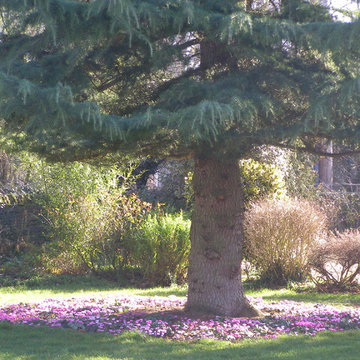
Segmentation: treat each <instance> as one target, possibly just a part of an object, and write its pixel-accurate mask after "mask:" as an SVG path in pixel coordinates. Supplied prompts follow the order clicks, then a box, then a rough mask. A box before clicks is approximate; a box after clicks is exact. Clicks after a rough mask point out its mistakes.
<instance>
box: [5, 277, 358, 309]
mask: <svg viewBox="0 0 360 360" xmlns="http://www.w3.org/2000/svg"><path fill="white" fill-rule="evenodd" d="M186 292H187V289H186V287H179V286H172V287H169V288H151V289H136V288H130V287H127V286H124V285H121V284H120V285H119V284H116V283H113V282H109V281H104V280H102V279H97V278H95V277H83V276H82V277H67V276H65V277H64V276H62V277H50V278H44V279H35V280H31V281H27V282H25V283H23V284H21V285H16V286H3V287H0V305H1V304H14V303H19V302H36V301H41V300H43V299H45V298H64V297H84V296H89V295H91V296H94V295H96V294H98V295H101V296H107V295H126V294H133V295H143V296H156V295H157V296H169V295H176V296H186ZM246 294H247V295H250V296H255V297H257V296H261V297H263V299H264V300H265V301H280V300H293V301H303V302H313V303H326V304H332V305H339V306H360V295H359V294H351V293H339V294H327V293H316V292H315V291H309V292H297V291H295V290H290V289H276V290H274V289H257V290H252V289H249V290H247V291H246Z"/></svg>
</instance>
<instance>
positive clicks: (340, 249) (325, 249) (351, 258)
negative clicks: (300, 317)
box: [310, 229, 360, 290]
mask: <svg viewBox="0 0 360 360" xmlns="http://www.w3.org/2000/svg"><path fill="white" fill-rule="evenodd" d="M310 266H311V268H312V273H311V278H312V281H313V282H314V283H315V285H316V286H317V287H318V289H321V290H322V289H328V288H335V289H339V290H343V289H345V288H346V287H348V286H351V285H353V284H354V283H355V281H356V278H357V276H358V275H359V274H360V231H359V229H355V230H354V229H352V230H346V231H344V232H342V233H332V234H330V235H329V236H328V237H327V238H326V239H325V240H322V241H320V242H319V243H318V244H316V246H315V247H314V248H313V250H312V254H311V256H310Z"/></svg>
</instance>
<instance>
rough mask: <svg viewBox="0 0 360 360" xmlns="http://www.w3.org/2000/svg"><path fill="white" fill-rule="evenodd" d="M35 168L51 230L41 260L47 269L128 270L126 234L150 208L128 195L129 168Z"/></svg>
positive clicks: (37, 194) (40, 163)
mask: <svg viewBox="0 0 360 360" xmlns="http://www.w3.org/2000/svg"><path fill="white" fill-rule="evenodd" d="M32 169H33V171H32V177H31V181H32V184H33V188H34V189H36V192H35V191H34V193H33V195H32V197H33V201H34V202H35V203H37V204H38V205H40V206H41V208H42V214H43V216H44V218H45V219H46V221H47V224H48V228H49V236H50V243H49V244H48V245H47V246H46V247H44V254H43V258H42V260H43V262H44V264H45V265H46V266H45V267H46V269H47V270H48V271H50V272H52V273H56V274H63V273H71V274H81V273H86V272H89V271H92V272H95V273H104V272H108V273H111V274H113V275H117V274H118V273H119V272H120V270H121V269H122V267H123V253H122V251H121V243H122V241H123V237H124V235H125V233H127V231H130V229H131V228H132V227H135V226H137V225H138V223H139V222H140V221H141V220H142V218H143V217H144V216H145V213H146V211H147V210H149V209H150V208H151V206H150V204H148V203H145V202H142V201H141V200H139V199H138V198H137V197H136V196H135V195H130V196H125V195H124V191H125V188H126V187H127V186H128V185H129V181H128V177H127V175H126V173H125V172H124V169H119V168H114V167H112V168H110V167H100V166H93V165H89V164H83V163H73V164H48V163H46V162H43V161H35V162H33V164H32ZM129 172H130V171H129ZM120 175H121V176H122V180H123V183H122V187H120V186H119V177H120Z"/></svg>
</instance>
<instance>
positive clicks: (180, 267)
mask: <svg viewBox="0 0 360 360" xmlns="http://www.w3.org/2000/svg"><path fill="white" fill-rule="evenodd" d="M124 247H125V249H126V250H127V252H128V260H129V265H131V266H134V267H136V268H137V269H138V270H139V271H140V273H141V274H142V276H143V279H144V281H145V282H146V283H147V284H148V285H170V284H171V283H177V284H182V283H184V281H185V280H186V276H187V268H188V255H189V251H190V220H188V219H186V218H185V217H184V215H183V214H182V213H179V214H161V212H153V213H151V214H149V215H148V216H147V217H146V219H145V221H143V222H142V223H141V225H140V227H138V228H136V229H134V230H133V232H131V233H129V234H128V237H126V241H125V243H124Z"/></svg>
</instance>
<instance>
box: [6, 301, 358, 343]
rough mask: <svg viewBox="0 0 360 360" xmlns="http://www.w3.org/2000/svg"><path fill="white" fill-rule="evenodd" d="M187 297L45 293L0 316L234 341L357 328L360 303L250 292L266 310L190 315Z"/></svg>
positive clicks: (111, 330) (54, 324) (89, 329)
mask: <svg viewBox="0 0 360 360" xmlns="http://www.w3.org/2000/svg"><path fill="white" fill-rule="evenodd" d="M185 301H186V300H185V299H184V298H180V297H176V296H170V297H144V296H134V295H131V296H122V297H106V298H100V297H98V298H92V299H89V298H76V299H75V298H72V299H62V300H55V299H47V300H44V301H42V302H39V303H34V304H22V303H20V304H16V305H8V306H5V307H2V308H0V321H5V322H10V323H14V324H27V325H29V326H41V325H47V326H51V327H63V328H69V329H73V330H77V331H81V332H108V333H112V334H120V333H122V332H124V331H137V332H140V333H143V334H147V335H150V336H155V337H162V338H170V339H176V340H196V339H203V338H210V339H219V340H230V341H237V340H241V339H244V338H259V337H265V338H270V337H271V338H275V337H277V336H278V335H283V334H287V335H291V334H292V335H297V334H308V335H314V334H316V333H318V332H321V331H326V330H329V331H344V330H349V329H359V328H360V309H354V308H346V309H338V308H335V307H333V306H329V305H321V304H306V303H299V302H293V301H280V302H276V303H275V302H274V303H266V302H264V301H263V300H262V299H261V298H250V301H251V302H252V303H253V304H254V305H255V306H256V307H257V308H258V309H260V310H261V311H262V312H263V314H264V316H263V317H261V318H255V319H245V318H227V317H219V316H202V317H198V316H194V315H191V314H187V313H185V312H184V311H183V310H182V309H183V306H184V304H185Z"/></svg>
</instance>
